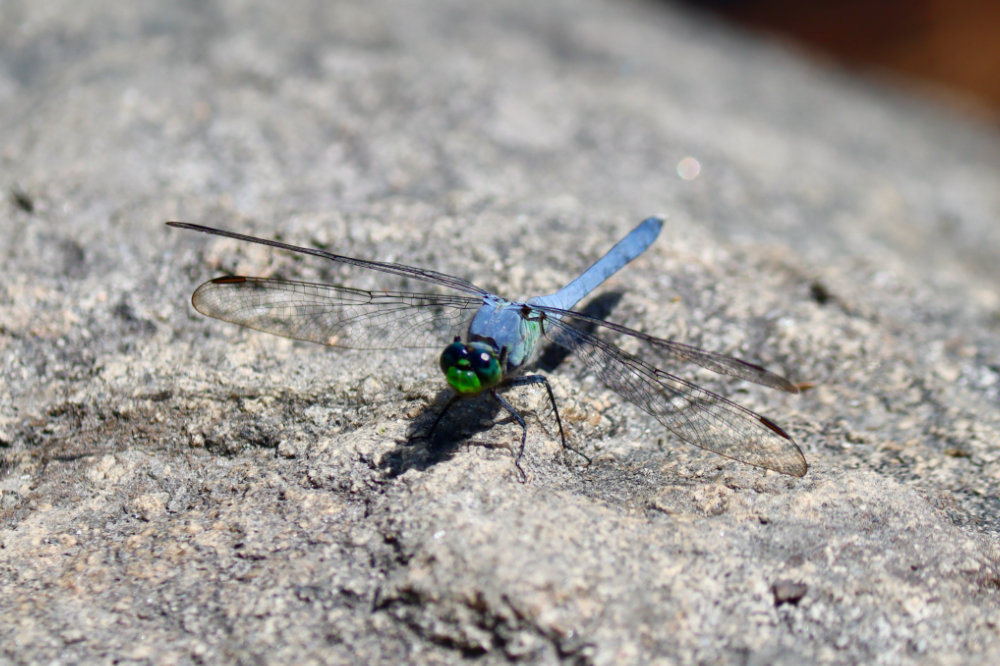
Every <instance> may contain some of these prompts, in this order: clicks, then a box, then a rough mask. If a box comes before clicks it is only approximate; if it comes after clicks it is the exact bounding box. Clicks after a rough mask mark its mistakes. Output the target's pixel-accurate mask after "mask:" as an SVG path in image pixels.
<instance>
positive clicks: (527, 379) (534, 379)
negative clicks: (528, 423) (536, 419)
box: [506, 375, 591, 465]
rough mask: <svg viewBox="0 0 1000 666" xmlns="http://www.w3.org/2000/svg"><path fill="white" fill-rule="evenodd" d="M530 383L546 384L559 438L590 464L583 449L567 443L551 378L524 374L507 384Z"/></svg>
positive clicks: (520, 384)
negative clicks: (579, 449)
mask: <svg viewBox="0 0 1000 666" xmlns="http://www.w3.org/2000/svg"><path fill="white" fill-rule="evenodd" d="M529 384H542V385H544V386H545V390H546V392H547V393H548V394H549V402H550V403H551V404H552V412H553V413H554V414H555V415H556V425H557V426H559V439H560V440H561V441H562V445H563V448H564V449H566V450H568V451H572V452H573V453H575V454H576V455H578V456H580V457H581V458H583V459H584V460H586V461H587V464H588V465H589V464H590V463H591V460H590V458H589V457H588V456H586V455H585V454H584V453H582V452H581V451H577V450H576V449H574V448H573V447H572V446H570V445H569V444H568V443H566V433H565V431H563V425H562V418H560V417H559V406H558V405H556V396H555V394H554V393H553V392H552V384H550V383H549V380H548V379H547V378H546V377H545V376H544V375H522V376H520V377H514V378H512V379H511V380H510V381H508V382H507V383H506V386H528V385H529ZM508 411H510V410H508ZM521 452H522V453H523V452H524V444H523V442H522V444H521ZM520 459H521V458H520V456H518V460H520Z"/></svg>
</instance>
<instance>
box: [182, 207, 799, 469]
mask: <svg viewBox="0 0 1000 666" xmlns="http://www.w3.org/2000/svg"><path fill="white" fill-rule="evenodd" d="M167 224H168V225H169V226H171V227H177V228H180V229H189V230H192V231H199V232H202V233H206V234H212V235H215V236H223V237H226V238H231V239H235V240H238V241H245V242H248V243H258V244H261V245H267V246H270V247H274V248H279V249H282V250H288V251H290V252H295V253H299V254H304V255H312V256H315V257H321V258H323V259H327V260H329V261H333V262H336V263H337V264H340V265H342V266H346V267H351V268H360V269H366V270H369V271H377V272H379V273H382V274H385V275H383V276H382V278H381V279H384V280H386V281H387V282H393V284H392V285H391V286H393V287H398V288H393V289H388V288H387V289H377V290H369V289H359V288H355V287H349V286H342V285H335V284H323V283H315V282H303V281H296V280H286V279H278V278H265V277H247V276H242V275H228V276H223V277H217V278H215V279H212V280H209V281H208V282H205V283H204V284H202V285H201V286H199V287H198V288H197V289H196V290H195V292H194V294H193V295H192V297H191V303H192V305H193V306H194V308H195V309H196V310H197V311H198V312H200V313H202V314H204V315H207V316H209V317H214V318H216V319H221V320H223V321H226V322H230V323H234V324H238V325H240V326H245V327H247V328H250V329H254V330H257V331H263V332H266V333H272V334H275V335H280V336H284V337H287V338H293V339H296V340H304V341H308V342H315V343H319V344H323V345H328V346H330V347H340V348H348V349H369V350H374V349H381V350H388V351H393V350H397V351H398V350H401V349H405V348H416V347H437V348H440V347H441V345H442V339H444V340H447V339H448V338H444V336H445V335H451V336H452V337H450V340H451V341H450V342H447V343H446V344H445V346H444V350H443V351H442V352H441V356H440V360H439V363H440V366H441V371H442V372H443V374H444V377H445V380H446V382H447V384H448V386H450V387H451V389H452V391H453V395H452V397H451V399H450V400H449V401H448V403H447V404H446V405H445V407H444V409H443V410H442V411H441V412H440V413H439V415H438V417H437V419H436V420H435V422H434V425H433V426H432V427H431V432H433V430H434V428H436V426H437V424H438V423H439V422H440V420H441V418H442V417H443V416H444V414H445V413H446V412H447V411H448V409H449V408H450V407H451V406H452V405H453V404H454V403H455V402H456V401H458V400H462V399H466V398H471V397H474V396H479V395H482V394H487V395H488V396H490V397H492V398H493V399H494V400H495V401H496V402H497V403H498V404H499V405H500V407H502V408H503V409H504V410H505V411H506V412H508V413H509V414H510V415H511V416H512V417H513V419H514V420H515V421H516V422H517V424H518V425H519V426H520V428H521V443H520V448H519V449H518V450H517V456H516V458H515V461H514V464H515V467H516V468H517V470H518V475H519V478H520V480H521V481H525V480H526V479H527V475H526V474H525V472H524V469H523V467H522V466H521V459H522V458H523V456H524V449H525V443H526V441H527V433H528V427H527V425H526V423H525V420H524V418H523V417H522V416H521V414H520V413H518V411H517V409H515V408H514V406H513V405H511V404H510V403H509V402H508V401H507V400H506V399H505V398H504V397H503V396H502V395H501V393H500V392H499V391H500V390H501V389H507V388H511V387H518V386H526V385H532V384H541V385H543V386H544V387H545V389H546V390H547V392H548V397H549V401H550V402H551V404H552V408H553V412H554V414H555V419H556V423H557V425H558V427H559V436H560V438H561V440H562V445H563V447H564V448H566V449H569V450H573V451H575V449H573V448H572V447H570V446H568V445H567V442H566V436H565V432H564V430H563V426H562V420H561V418H560V417H559V410H558V407H557V405H556V400H555V395H554V394H553V391H552V387H551V385H550V383H549V381H548V379H547V378H546V377H545V376H544V375H540V374H528V373H526V370H527V369H529V368H531V367H532V364H533V363H534V362H535V361H536V360H537V358H538V356H539V350H540V349H541V348H542V347H543V346H545V345H554V346H555V347H556V348H560V349H561V350H562V351H565V352H569V353H572V354H575V355H576V356H577V357H578V358H580V359H581V360H582V362H583V364H584V365H585V366H586V368H587V369H588V370H589V371H590V372H592V373H593V374H594V375H595V376H596V377H597V378H598V379H599V380H600V381H601V382H602V383H603V384H604V385H605V386H606V387H607V388H609V389H610V390H612V391H614V392H615V393H617V394H618V395H620V396H621V397H623V398H624V399H625V400H627V401H629V402H631V403H633V404H634V405H636V406H637V407H639V409H641V410H642V411H644V412H646V413H648V414H650V415H651V416H652V417H653V418H654V419H656V420H657V421H658V422H659V423H660V424H662V425H663V426H664V427H665V428H666V429H667V430H668V431H670V432H671V433H673V434H674V435H675V436H676V437H677V438H679V439H681V440H683V441H685V442H688V443H690V444H693V445H695V446H698V447H700V448H702V449H705V450H708V451H712V452H714V453H717V454H719V455H721V456H724V457H726V458H730V459H733V460H737V461H740V462H743V463H746V464H749V465H754V466H756V467H760V468H764V469H768V470H773V471H775V472H780V473H782V474H788V475H791V476H799V477H801V476H804V475H805V473H806V469H807V466H806V460H805V457H804V456H803V455H802V451H801V450H800V449H799V447H798V445H797V444H796V443H795V441H794V440H793V439H792V437H791V436H790V435H789V434H788V433H787V432H785V431H784V430H783V429H782V428H781V427H780V426H778V424H776V423H775V422H774V421H772V420H771V419H769V418H767V417H766V416H762V415H760V414H757V413H756V412H753V411H751V410H750V409H747V408H746V407H743V406H741V405H738V404H736V403H735V402H732V401H730V400H728V399H726V398H724V397H722V396H720V395H717V394H715V393H713V392H712V391H709V390H707V389H705V388H702V387H700V386H697V385H696V384H694V383H692V382H690V381H688V380H686V379H683V378H681V377H679V376H677V375H676V374H674V373H673V372H671V371H669V370H665V369H663V367H661V366H664V367H669V368H671V369H673V368H674V367H676V366H679V365H682V364H685V363H693V364H695V365H697V366H701V367H702V368H706V369H708V370H711V371H713V372H715V373H718V374H721V375H727V376H731V377H736V378H738V379H741V380H745V381H749V382H753V383H756V384H760V385H762V386H766V387H769V388H773V389H778V390H781V391H786V392H788V393H798V392H799V389H798V387H797V386H796V385H795V384H793V383H792V382H790V381H789V380H787V379H785V378H784V377H782V376H780V375H778V374H775V373H773V372H770V371H768V370H766V369H764V368H763V367H761V366H759V365H756V364H754V363H749V362H747V361H742V360H740V359H737V358H733V357H731V356H726V355H723V354H717V353H713V352H709V351H705V350H702V349H698V348H697V347H693V346H690V345H686V344H682V343H679V342H674V341H672V340H666V339H663V338H658V337H654V336H651V335H647V334H646V333H642V332H640V331H637V330H634V329H631V328H627V327H625V326H622V325H620V324H616V323H612V322H609V321H605V320H604V319H600V318H598V317H594V316H591V315H588V314H585V313H583V312H578V311H574V310H573V309H572V308H573V307H574V306H575V305H576V304H577V303H578V302H579V301H580V300H581V299H583V298H584V297H585V296H586V295H588V294H589V293H591V292H592V291H593V290H594V289H596V288H597V287H598V286H599V285H600V284H602V283H603V282H604V281H605V280H607V279H608V278H609V277H611V276H612V275H613V274H615V273H617V272H618V271H619V270H620V269H621V268H623V267H624V266H625V265H626V264H628V263H629V262H631V261H632V260H633V259H635V258H636V257H638V256H639V255H640V254H642V253H643V252H645V250H646V249H647V248H648V247H649V246H650V245H651V244H652V243H653V241H654V240H656V238H657V236H658V235H659V233H660V229H661V228H662V226H663V220H662V219H660V218H657V217H650V218H647V219H645V220H643V221H642V222H640V223H639V225H638V226H636V227H635V228H634V229H633V230H632V231H631V232H630V233H629V234H628V235H626V236H625V237H624V238H623V239H622V240H620V241H619V242H618V243H617V244H616V245H615V246H614V247H612V248H611V249H610V250H609V251H608V252H607V254H605V255H604V256H603V257H601V259H599V260H598V261H597V262H595V263H594V264H593V265H592V266H591V267H590V268H588V269H587V270H586V271H584V272H583V273H582V274H581V275H580V276H579V277H577V278H576V279H574V280H573V281H571V282H570V283H569V284H567V285H566V286H565V287H563V288H562V289H560V290H558V291H556V292H554V293H551V294H547V295H543V296H536V297H534V298H530V299H528V300H512V299H507V298H503V297H501V296H498V295H496V294H493V293H491V292H490V291H487V290H486V289H483V288H481V287H478V286H476V285H474V284H473V283H471V282H468V281H466V280H463V279H462V278H458V277H454V276H452V275H447V274H445V273H439V272H437V271H433V270H427V269H423V268H416V267H414V266H407V265H405V264H399V263H390V262H380V261H369V260H366V259H354V258H351V257H346V256H342V255H339V254H334V253H332V252H327V251H326V250H321V249H317V248H311V247H298V246H295V245H290V244H288V243H284V242H281V241H277V240H269V239H266V238H257V237H254V236H249V235H246V234H242V233H236V232H233V231H226V230H223V229H215V228H212V227H207V226H202V225H199V224H190V223H187V222H167ZM387 276H392V278H389V277H387ZM412 285H417V287H416V288H414V287H413V286H412ZM387 286H390V285H388V284H387ZM616 336H626V337H630V338H633V339H634V340H635V341H636V343H637V345H636V347H638V350H639V351H637V352H636V353H634V354H633V353H629V352H626V351H624V350H623V349H621V348H619V347H618V346H617V345H615V344H614V342H613V340H615V339H618V338H616ZM581 455H582V454H581ZM584 457H585V458H586V456H584ZM588 460H589V459H588Z"/></svg>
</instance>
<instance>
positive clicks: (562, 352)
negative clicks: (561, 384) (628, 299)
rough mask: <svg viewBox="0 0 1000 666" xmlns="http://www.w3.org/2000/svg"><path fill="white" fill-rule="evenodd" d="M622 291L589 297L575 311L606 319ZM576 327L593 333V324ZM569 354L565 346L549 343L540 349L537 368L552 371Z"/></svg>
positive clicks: (619, 298) (620, 296) (620, 297)
mask: <svg viewBox="0 0 1000 666" xmlns="http://www.w3.org/2000/svg"><path fill="white" fill-rule="evenodd" d="M622 296H623V293H622V292H620V291H609V292H607V293H604V294H600V295H599V296H597V297H595V298H592V299H590V300H589V301H588V302H587V305H586V306H585V307H584V308H583V309H581V310H577V312H579V313H581V314H585V315H587V316H588V317H594V318H596V319H607V318H608V315H610V314H611V311H612V310H614V309H615V306H617V305H618V302H619V301H620V300H622ZM577 328H580V329H582V330H583V331H585V332H587V333H593V332H594V329H595V328H596V326H595V325H594V324H589V325H588V326H586V327H583V326H577ZM569 355H570V350H569V349H566V348H565V347H560V346H559V345H549V346H547V347H546V348H545V349H544V350H542V354H541V356H539V357H538V369H539V370H544V371H545V372H553V371H555V369H556V368H558V367H559V366H560V365H562V364H563V361H565V360H566V357H567V356H569Z"/></svg>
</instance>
